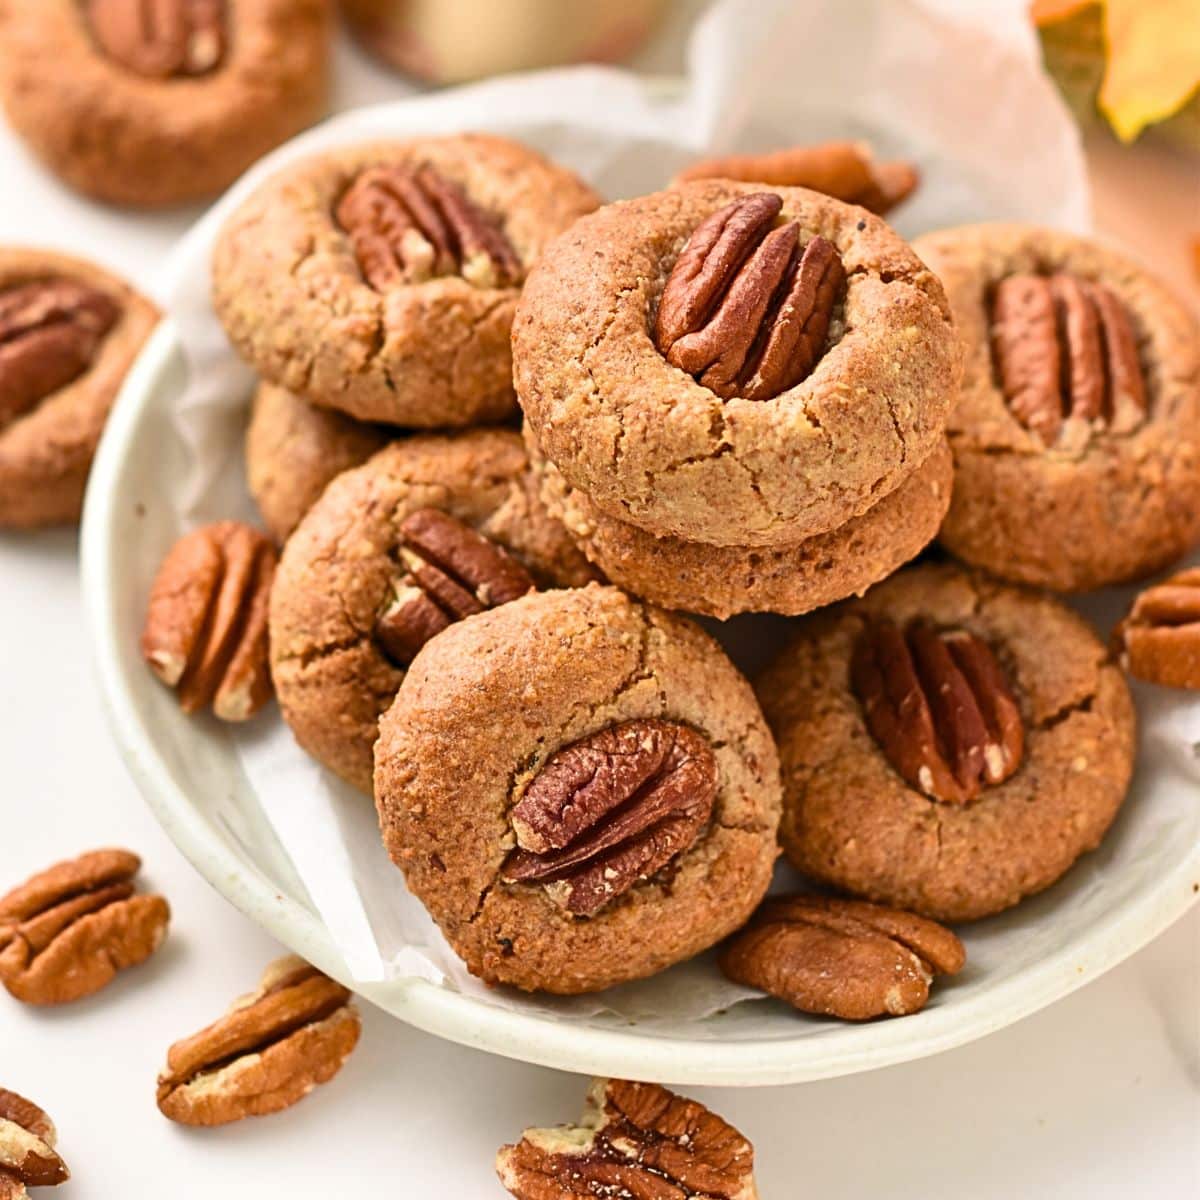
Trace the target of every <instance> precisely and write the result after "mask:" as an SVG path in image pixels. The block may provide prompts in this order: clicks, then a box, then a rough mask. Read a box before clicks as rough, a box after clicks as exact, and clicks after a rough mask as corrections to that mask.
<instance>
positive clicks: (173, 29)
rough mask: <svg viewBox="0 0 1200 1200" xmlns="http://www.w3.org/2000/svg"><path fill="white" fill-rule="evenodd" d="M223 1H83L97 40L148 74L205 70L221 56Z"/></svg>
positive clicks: (119, 58)
mask: <svg viewBox="0 0 1200 1200" xmlns="http://www.w3.org/2000/svg"><path fill="white" fill-rule="evenodd" d="M225 8H226V5H225V0H85V11H86V13H87V19H88V24H89V26H90V27H91V31H92V37H93V38H94V39H95V42H96V45H97V46H99V48H100V49H101V50H102V51H103V52H104V53H105V54H106V55H107V56H108V57H109V58H111V59H112V61H113V62H115V63H118V64H119V65H120V66H122V67H124V68H125V69H126V70H127V71H132V72H133V73H134V74H135V75H144V76H146V77H147V78H151V79H169V78H171V77H173V76H184V75H206V74H207V73H208V72H209V71H212V70H214V69H215V68H216V67H218V66H219V65H220V64H221V60H222V59H223V58H224V57H225V45H226V39H227V32H226V20H227V16H226V11H225Z"/></svg>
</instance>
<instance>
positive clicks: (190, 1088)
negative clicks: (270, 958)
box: [158, 956, 361, 1125]
mask: <svg viewBox="0 0 1200 1200" xmlns="http://www.w3.org/2000/svg"><path fill="white" fill-rule="evenodd" d="M360 1028H361V1022H360V1020H359V1016H358V1010H357V1009H356V1008H355V1007H354V1005H353V1004H352V1003H351V1001H350V993H349V992H348V991H347V990H346V989H345V988H344V987H342V985H341V984H339V983H335V982H334V981H333V980H332V979H330V978H329V977H328V976H327V975H323V974H322V973H321V972H320V971H318V970H317V969H316V967H313V966H310V965H309V964H308V963H306V962H305V961H304V960H303V959H301V958H295V957H293V956H289V957H287V958H281V959H278V960H277V961H275V962H273V963H271V965H270V966H268V967H267V969H266V971H265V972H264V973H263V977H262V981H261V982H260V983H259V985H258V989H257V990H256V991H255V992H253V993H252V994H251V995H249V996H244V997H242V998H241V999H240V1000H237V1001H235V1003H234V1004H233V1006H232V1007H231V1008H230V1010H229V1011H228V1012H227V1013H226V1014H225V1015H224V1016H223V1017H221V1018H220V1020H218V1021H214V1022H213V1024H211V1025H209V1026H208V1027H207V1028H205V1029H202V1030H201V1031H200V1032H199V1033H197V1034H194V1035H193V1036H192V1037H189V1038H184V1039H183V1040H182V1041H179V1042H176V1043H175V1044H174V1045H173V1046H172V1047H171V1049H170V1050H169V1051H168V1052H167V1067H166V1070H165V1071H164V1072H163V1073H162V1074H161V1075H160V1076H159V1077H158V1107H159V1109H160V1110H161V1111H162V1113H163V1114H164V1115H165V1116H167V1117H170V1119H171V1120H172V1121H178V1122H179V1123H180V1124H182V1125H225V1124H228V1123H229V1122H230V1121H240V1120H241V1119H242V1118H243V1117H262V1116H266V1115H267V1114H268V1113H273V1112H279V1111H280V1110H281V1109H284V1108H289V1107H290V1106H291V1105H293V1104H295V1103H296V1102H297V1101H298V1100H302V1099H303V1098H304V1097H305V1096H307V1095H308V1093H309V1092H311V1091H312V1090H313V1088H315V1087H316V1086H317V1085H318V1084H321V1083H326V1082H328V1081H329V1080H330V1079H332V1078H333V1077H334V1076H335V1075H336V1074H337V1073H338V1071H340V1070H341V1069H342V1065H343V1063H345V1061H346V1059H347V1058H348V1057H349V1056H350V1052H351V1051H352V1050H353V1049H354V1047H355V1044H356V1043H357V1042H358V1035H359V1032H360Z"/></svg>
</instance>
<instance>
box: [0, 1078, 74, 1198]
mask: <svg viewBox="0 0 1200 1200" xmlns="http://www.w3.org/2000/svg"><path fill="white" fill-rule="evenodd" d="M57 1141H58V1134H57V1132H56V1131H55V1128H54V1122H53V1121H51V1120H50V1118H49V1117H48V1116H47V1115H46V1113H45V1112H44V1111H43V1110H42V1109H41V1108H39V1107H38V1106H37V1105H36V1104H34V1103H33V1101H32V1100H26V1099H25V1097H24V1096H19V1095H18V1094H17V1093H16V1092H10V1091H9V1090H8V1089H7V1088H0V1200H25V1197H26V1196H28V1194H29V1193H28V1192H27V1191H26V1188H31V1187H55V1186H57V1185H58V1184H60V1183H64V1182H65V1181H66V1180H67V1179H69V1178H70V1176H71V1172H70V1171H68V1170H67V1164H66V1163H65V1162H63V1160H62V1159H61V1158H60V1157H59V1155H58V1151H56V1150H55V1149H54V1146H55V1144H56V1143H57Z"/></svg>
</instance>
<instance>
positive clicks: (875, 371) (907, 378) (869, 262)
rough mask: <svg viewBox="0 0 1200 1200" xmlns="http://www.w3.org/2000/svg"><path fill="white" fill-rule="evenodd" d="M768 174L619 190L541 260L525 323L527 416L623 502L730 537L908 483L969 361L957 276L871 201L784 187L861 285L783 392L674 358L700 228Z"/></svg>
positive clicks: (676, 527)
mask: <svg viewBox="0 0 1200 1200" xmlns="http://www.w3.org/2000/svg"><path fill="white" fill-rule="evenodd" d="M762 190H763V189H762V188H761V187H757V186H756V185H753V184H736V183H732V182H729V181H711V180H710V181H704V182H698V183H692V184H688V185H685V186H682V187H679V188H676V189H673V190H671V191H667V192H659V193H656V194H654V195H651V196H643V197H641V198H639V199H636V200H629V201H623V202H621V203H618V204H610V205H608V206H606V207H605V208H602V209H600V210H599V211H598V212H596V213H594V214H592V215H591V216H589V217H585V218H583V219H582V220H581V221H579V222H577V223H576V225H575V226H574V227H572V228H571V229H570V230H569V231H568V232H567V233H565V234H564V235H563V236H562V237H560V238H559V239H558V240H557V241H556V242H555V243H554V244H553V246H552V247H551V248H550V250H549V251H548V252H547V253H546V255H545V256H544V257H543V258H542V260H541V261H540V262H539V263H538V264H537V266H536V267H535V268H534V269H533V270H532V271H531V272H530V275H529V278H528V280H527V282H526V286H525V290H524V292H523V294H522V297H521V302H520V305H519V307H518V312H517V319H516V322H515V324H514V326H513V355H514V373H515V379H516V386H517V392H518V395H519V397H520V400H521V406H522V408H523V409H524V410H525V415H526V419H527V420H528V422H529V424H530V425H531V426H532V428H533V430H534V431H535V433H536V435H537V437H538V440H539V442H540V444H541V446H542V449H543V450H544V452H545V455H546V457H547V458H548V459H550V460H551V461H552V462H553V463H554V464H555V465H556V466H557V467H558V468H559V470H560V471H561V472H562V474H563V476H564V478H565V479H566V480H567V482H568V483H569V484H571V486H573V487H575V488H577V489H579V490H580V491H582V492H584V493H585V494H586V495H588V496H589V497H590V499H591V500H592V502H593V503H594V504H595V505H596V506H597V508H599V509H600V510H601V511H603V512H604V513H606V514H607V515H608V516H610V517H614V518H617V519H618V520H623V521H626V522H629V523H631V524H634V525H637V526H639V527H640V528H642V529H645V530H646V531H648V532H650V533H653V534H655V535H658V536H664V537H679V538H683V539H685V540H688V541H702V542H709V543H712V544H715V545H732V546H738V545H740V546H750V545H754V546H771V545H786V544H789V543H792V544H794V543H795V542H797V541H799V540H801V539H802V538H805V537H810V536H814V535H816V534H819V533H825V532H828V531H829V530H831V529H834V528H836V527H837V526H838V525H841V524H844V523H845V522H846V521H848V520H850V519H852V518H853V517H855V516H857V515H859V514H860V513H862V512H865V511H866V510H867V509H868V508H870V507H871V506H872V505H873V504H875V503H877V502H878V501H879V500H880V499H882V498H883V497H884V496H885V495H887V494H888V493H889V492H891V491H894V490H895V489H896V488H897V487H898V486H899V485H900V484H901V483H902V482H903V480H904V479H905V478H907V476H908V475H909V474H911V473H912V471H913V469H914V468H915V467H916V466H917V465H919V464H920V463H922V462H924V461H925V460H926V459H928V457H929V455H930V454H931V453H932V452H933V451H934V449H935V447H936V446H937V444H938V442H939V441H940V439H941V436H942V427H943V425H944V423H945V419H946V413H947V411H948V409H949V407H950V404H951V402H952V400H953V397H954V392H955V388H956V386H957V376H958V370H959V362H958V349H957V343H956V340H955V338H954V334H953V330H952V328H951V325H950V318H949V310H948V307H947V305H946V300H945V295H944V293H943V291H942V287H941V284H940V283H939V282H938V281H937V279H936V277H935V276H934V275H933V274H932V272H930V271H929V270H927V269H926V268H925V267H924V265H923V264H922V263H921V262H920V261H919V259H918V258H917V257H916V255H915V254H913V252H912V251H911V250H910V249H909V247H908V246H907V244H906V243H905V242H903V241H902V240H901V239H900V238H899V236H897V235H896V234H895V233H893V232H892V231H891V229H889V228H888V226H887V225H885V224H884V223H883V222H882V221H881V220H879V219H878V218H877V217H874V216H872V215H871V214H870V213H868V212H866V211H865V210H864V209H860V208H856V207H853V206H851V205H847V204H843V203H841V202H840V201H837V200H833V199H831V198H830V197H828V196H822V195H820V194H818V193H816V192H809V191H805V190H804V189H800V188H779V189H776V190H777V192H778V195H779V196H780V197H781V198H782V201H783V204H782V211H781V214H780V215H779V216H778V217H777V218H776V220H777V222H779V221H796V222H798V224H799V226H800V236H801V238H802V239H803V240H804V241H806V242H807V241H810V240H811V239H813V238H814V237H816V236H817V235H820V236H821V237H823V238H825V239H827V240H828V241H829V242H830V243H832V245H833V246H834V247H835V248H836V250H837V252H838V253H839V255H840V258H841V261H842V264H843V266H844V268H845V272H846V277H847V278H846V285H845V294H844V297H843V298H841V299H840V300H839V301H838V303H837V305H836V307H835V309H834V311H833V314H832V320H831V321H830V324H829V331H828V334H827V338H826V342H825V348H824V353H823V356H822V357H821V358H820V360H819V361H818V362H817V364H816V366H815V368H814V369H813V371H812V373H811V374H810V375H809V376H808V377H807V378H806V379H804V380H802V381H801V382H800V383H799V384H797V385H795V386H794V387H791V388H789V389H788V390H786V391H784V392H782V393H780V394H779V395H775V396H773V397H772V398H771V399H768V400H747V399H744V398H740V397H735V398H733V399H728V400H724V399H722V398H721V397H720V396H717V395H716V394H714V393H713V392H712V391H710V390H709V389H708V388H706V387H704V386H703V385H702V384H700V383H699V382H698V381H697V380H696V379H694V378H693V377H692V376H691V375H689V374H687V373H685V372H684V371H683V370H680V369H679V368H677V367H674V366H671V365H670V364H669V363H668V362H667V360H666V359H665V358H664V357H663V355H662V354H661V353H660V352H659V350H658V349H657V347H656V345H655V342H654V340H653V335H652V330H653V327H654V323H655V317H656V313H657V307H658V302H659V298H660V296H661V295H662V291H663V287H664V284H665V282H666V280H667V278H668V276H669V275H670V273H671V270H672V267H673V266H674V264H675V262H676V260H677V258H678V257H679V255H680V251H681V250H682V248H683V246H684V244H685V243H686V242H687V240H688V238H689V237H690V236H691V234H692V232H693V231H694V230H695V229H696V227H697V226H698V225H699V224H700V223H701V222H702V221H703V220H705V219H706V218H708V217H709V216H711V215H712V214H713V213H715V212H717V211H718V210H719V209H721V208H722V207H723V206H725V205H727V204H728V203H730V201H731V200H733V199H735V198H737V197H739V196H746V195H751V194H753V193H755V192H761V191H762Z"/></svg>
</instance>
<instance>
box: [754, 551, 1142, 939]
mask: <svg viewBox="0 0 1200 1200" xmlns="http://www.w3.org/2000/svg"><path fill="white" fill-rule="evenodd" d="M758 694H759V698H760V700H761V701H762V704H763V708H764V710H765V712H766V714H767V719H768V721H769V722H770V723H771V727H772V729H773V730H774V732H775V736H776V739H777V741H778V744H779V754H780V759H781V762H782V767H783V786H784V816H783V822H782V825H781V827H780V837H781V840H782V842H783V848H784V853H785V854H786V855H787V857H788V858H789V860H790V861H791V862H792V863H793V864H794V865H795V866H796V867H797V868H799V869H800V870H801V871H803V872H805V873H806V874H808V875H810V876H812V877H813V878H815V879H819V880H822V881H824V882H826V883H829V884H833V885H835V886H837V887H840V888H844V889H845V890H846V891H848V892H853V893H856V894H858V895H861V896H865V897H867V898H868V899H871V900H876V901H880V902H882V903H885V904H892V905H895V906H896V907H898V908H905V909H910V910H911V911H913V912H916V913H920V914H922V915H924V916H928V917H933V918H935V919H937V920H945V921H966V920H972V919H974V918H976V917H983V916H987V915H988V914H989V913H994V912H999V911H1000V910H1001V909H1004V908H1008V907H1009V906H1010V905H1013V904H1016V903H1017V901H1019V900H1020V899H1021V898H1022V897H1024V896H1028V895H1030V894H1032V893H1033V892H1038V891H1041V890H1042V889H1043V888H1045V887H1048V886H1049V885H1050V884H1052V883H1053V882H1054V881H1055V880H1056V879H1058V878H1059V877H1060V876H1061V875H1062V874H1063V873H1064V872H1065V871H1066V870H1067V869H1068V868H1069V867H1070V866H1071V864H1072V863H1073V862H1074V861H1075V860H1076V858H1078V857H1079V855H1081V854H1082V853H1084V852H1085V851H1087V850H1092V849H1094V848H1095V847H1096V846H1097V845H1098V844H1099V843H1100V840H1101V838H1102V837H1103V836H1104V834H1105V831H1106V830H1107V829H1108V827H1109V825H1110V824H1111V822H1112V820H1113V818H1114V817H1115V816H1116V813H1117V810H1118V809H1119V808H1120V806H1121V802H1122V800H1123V799H1124V798H1125V792H1126V789H1127V787H1128V785H1129V779H1130V775H1131V773H1132V770H1133V758H1134V751H1135V727H1134V726H1135V719H1134V710H1133V703H1132V700H1131V699H1130V696H1129V689H1128V687H1127V686H1126V683H1125V680H1124V677H1123V676H1122V675H1121V672H1120V670H1119V669H1118V668H1117V667H1116V666H1115V665H1114V664H1113V663H1112V662H1111V661H1110V660H1109V658H1108V656H1107V654H1106V652H1105V648H1104V646H1103V645H1101V643H1100V642H1099V640H1098V639H1097V638H1096V636H1095V634H1094V633H1093V632H1092V630H1091V629H1090V628H1089V627H1088V625H1087V624H1086V623H1085V622H1084V621H1083V620H1082V619H1081V618H1079V617H1077V616H1076V615H1075V614H1074V613H1072V612H1071V611H1070V610H1069V609H1067V608H1065V607H1063V606H1062V605H1061V604H1059V603H1058V602H1056V601H1055V600H1053V599H1051V598H1050V597H1048V596H1043V595H1040V594H1038V593H1034V592H1029V591H1025V590H1023V589H1020V588H1014V587H1009V586H1006V585H1004V584H1000V583H995V582H991V581H989V580H987V579H986V577H984V576H982V575H979V576H977V575H973V574H969V573H966V572H963V571H961V570H959V569H958V568H956V567H953V566H945V565H927V566H920V567H914V568H910V569H909V570H907V571H903V572H901V573H900V574H899V575H896V576H894V577H893V578H891V579H889V580H888V581H887V582H886V583H883V584H880V585H879V586H878V587H876V588H873V589H872V590H871V591H870V592H868V593H867V595H866V596H865V597H864V598H863V599H862V600H857V601H849V602H847V603H845V604H842V605H839V606H838V607H837V608H834V609H830V610H829V611H828V612H826V613H821V614H819V615H817V616H814V617H810V618H808V619H807V621H806V622H805V624H803V625H802V626H801V630H800V633H799V635H798V637H797V638H796V640H795V641H794V642H793V644H792V645H791V646H790V647H789V648H788V649H786V650H785V651H784V652H783V654H782V655H781V656H780V658H779V659H778V661H777V662H776V663H775V664H774V665H773V666H772V667H771V668H770V669H769V670H768V671H767V672H766V673H765V674H764V676H763V677H762V679H761V680H760V681H759V685H758Z"/></svg>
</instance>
